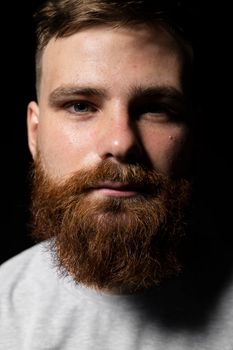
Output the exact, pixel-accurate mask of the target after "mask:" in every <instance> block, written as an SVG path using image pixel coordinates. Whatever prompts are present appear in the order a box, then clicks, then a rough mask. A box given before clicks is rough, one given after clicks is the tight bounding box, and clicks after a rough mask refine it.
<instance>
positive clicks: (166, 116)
mask: <svg viewBox="0 0 233 350" xmlns="http://www.w3.org/2000/svg"><path fill="white" fill-rule="evenodd" d="M135 113H136V116H137V118H150V119H154V120H161V121H175V120H176V121H178V119H181V112H180V111H178V110H177V109H176V108H174V106H171V105H168V104H163V103H146V104H143V105H141V106H138V108H137V109H136V110H135Z"/></svg>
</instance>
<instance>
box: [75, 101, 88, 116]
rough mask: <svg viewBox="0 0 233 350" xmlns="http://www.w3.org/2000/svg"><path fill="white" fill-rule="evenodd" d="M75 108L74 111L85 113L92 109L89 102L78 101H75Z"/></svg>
mask: <svg viewBox="0 0 233 350" xmlns="http://www.w3.org/2000/svg"><path fill="white" fill-rule="evenodd" d="M71 107H73V110H74V112H77V113H80V112H81V113H85V112H88V111H89V110H90V108H89V106H88V105H87V103H85V102H76V103H73V106H71Z"/></svg>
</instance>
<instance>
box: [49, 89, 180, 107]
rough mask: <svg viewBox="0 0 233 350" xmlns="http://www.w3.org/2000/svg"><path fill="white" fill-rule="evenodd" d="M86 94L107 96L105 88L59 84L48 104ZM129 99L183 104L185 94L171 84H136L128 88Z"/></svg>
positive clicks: (87, 95) (54, 104) (50, 96)
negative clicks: (157, 100) (167, 100)
mask: <svg viewBox="0 0 233 350" xmlns="http://www.w3.org/2000/svg"><path fill="white" fill-rule="evenodd" d="M80 95H82V96H86V97H102V98H108V92H107V89H104V88H95V87H88V86H76V85H75V86H73V85H68V86H60V87H58V88H56V89H55V90H53V91H52V92H51V93H50V95H49V99H48V101H49V105H50V106H51V107H54V106H57V104H58V103H59V102H60V101H62V100H64V99H68V98H72V97H73V98H74V97H75V96H80ZM129 96H131V98H130V100H131V101H132V100H134V101H135V100H138V99H146V98H151V99H152V98H154V99H162V98H165V99H171V100H175V101H177V102H179V103H182V104H183V103H184V104H185V96H184V94H183V92H181V91H180V90H179V89H177V88H175V87H173V86H166V85H161V86H160V85H156V86H148V87H145V86H136V87H132V88H130V90H129Z"/></svg>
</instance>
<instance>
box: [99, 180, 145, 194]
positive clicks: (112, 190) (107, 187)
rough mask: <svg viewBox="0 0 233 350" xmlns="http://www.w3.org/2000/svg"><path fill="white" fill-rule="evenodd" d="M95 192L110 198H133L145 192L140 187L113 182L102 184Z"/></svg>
mask: <svg viewBox="0 0 233 350" xmlns="http://www.w3.org/2000/svg"><path fill="white" fill-rule="evenodd" d="M93 190H94V191H95V192H97V193H99V194H102V195H104V196H109V197H133V196H137V195H139V194H141V193H142V192H143V191H142V187H140V186H136V185H133V184H126V183H121V182H113V181H104V182H101V183H99V184H98V185H97V186H95V187H94V188H93Z"/></svg>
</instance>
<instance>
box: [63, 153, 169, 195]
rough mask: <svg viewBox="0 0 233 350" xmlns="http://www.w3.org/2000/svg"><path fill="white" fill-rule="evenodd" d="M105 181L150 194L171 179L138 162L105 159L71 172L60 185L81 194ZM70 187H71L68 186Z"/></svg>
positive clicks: (160, 188)
mask: <svg viewBox="0 0 233 350" xmlns="http://www.w3.org/2000/svg"><path fill="white" fill-rule="evenodd" d="M106 182H114V183H120V184H121V185H122V186H126V187H129V188H134V189H138V190H140V191H142V192H145V193H147V194H150V193H151V191H152V192H153V193H154V192H155V191H156V192H158V191H160V190H162V188H163V187H164V186H166V184H167V182H169V183H171V179H170V180H168V178H167V177H166V176H165V175H163V174H160V173H159V172H158V171H156V170H149V169H147V168H144V167H143V166H141V165H140V164H127V165H122V164H121V165H120V164H117V163H114V162H112V161H111V160H106V161H103V162H101V163H100V164H99V165H97V166H96V167H95V168H91V169H85V170H79V171H77V172H75V173H73V174H72V175H71V176H70V177H69V179H66V180H65V179H64V180H62V181H61V182H60V184H59V185H60V186H61V187H63V186H64V188H66V191H67V190H68V188H69V187H72V192H73V193H74V192H75V193H76V194H81V193H85V192H88V191H90V190H92V189H94V188H99V187H100V186H101V185H102V184H104V183H106ZM70 189H71V188H70Z"/></svg>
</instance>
